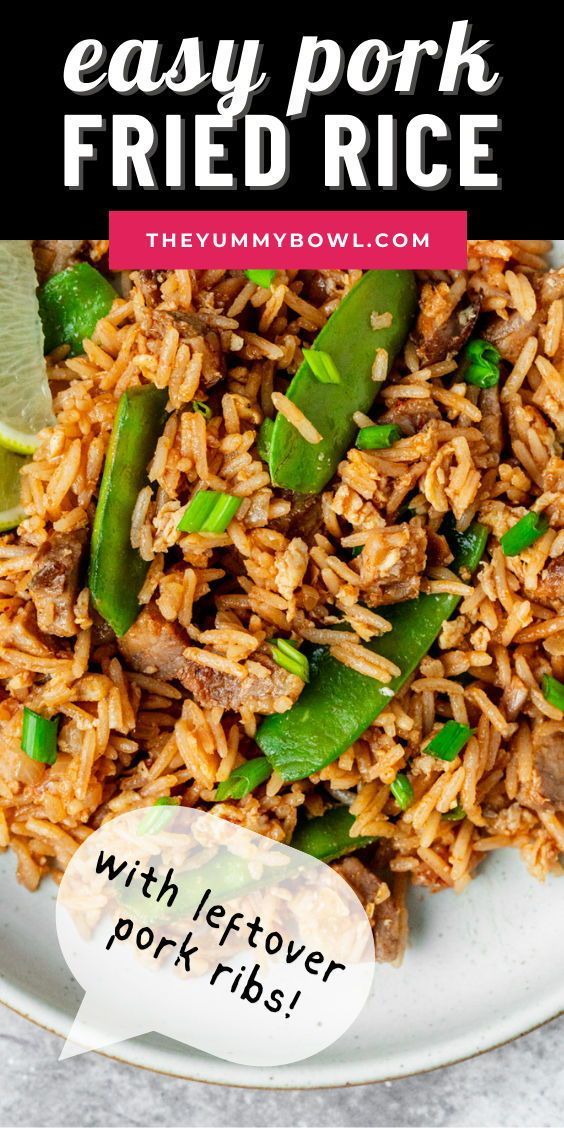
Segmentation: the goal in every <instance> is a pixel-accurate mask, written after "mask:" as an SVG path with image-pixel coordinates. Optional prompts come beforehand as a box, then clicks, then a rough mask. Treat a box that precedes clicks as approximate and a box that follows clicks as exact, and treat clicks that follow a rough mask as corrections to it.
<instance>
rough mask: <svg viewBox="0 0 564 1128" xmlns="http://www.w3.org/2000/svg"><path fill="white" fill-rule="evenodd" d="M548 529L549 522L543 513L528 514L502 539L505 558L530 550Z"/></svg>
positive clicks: (531, 512)
mask: <svg viewBox="0 0 564 1128" xmlns="http://www.w3.org/2000/svg"><path fill="white" fill-rule="evenodd" d="M547 529H548V521H547V519H546V517H545V516H544V514H543V513H534V512H533V510H531V511H530V513H526V514H525V516H524V517H521V519H520V521H517V524H516V525H513V526H512V528H511V529H508V530H507V532H506V533H504V534H503V536H502V537H501V538H500V544H501V547H502V549H503V552H504V555H505V556H518V555H519V553H520V552H523V551H524V549H526V548H530V546H531V545H532V544H534V543H535V541H536V540H538V539H539V537H542V536H543V534H544V533H546V530H547Z"/></svg>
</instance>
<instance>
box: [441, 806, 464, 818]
mask: <svg viewBox="0 0 564 1128" xmlns="http://www.w3.org/2000/svg"><path fill="white" fill-rule="evenodd" d="M465 818H466V811H465V810H464V807H461V806H460V803H459V804H458V805H457V806H456V807H453V808H452V810H451V811H447V812H446V814H444V815H443V819H447V820H448V822H462V819H465Z"/></svg>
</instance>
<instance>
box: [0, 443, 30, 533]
mask: <svg viewBox="0 0 564 1128" xmlns="http://www.w3.org/2000/svg"><path fill="white" fill-rule="evenodd" d="M27 461H28V459H27V458H25V457H23V456H22V455H21V454H14V453H13V451H11V450H3V448H2V447H0V533H5V532H6V530H7V529H15V528H16V525H19V523H20V521H23V519H24V517H25V513H24V511H23V509H22V507H21V505H20V470H21V468H22V466H23V465H24V463H25V462H27Z"/></svg>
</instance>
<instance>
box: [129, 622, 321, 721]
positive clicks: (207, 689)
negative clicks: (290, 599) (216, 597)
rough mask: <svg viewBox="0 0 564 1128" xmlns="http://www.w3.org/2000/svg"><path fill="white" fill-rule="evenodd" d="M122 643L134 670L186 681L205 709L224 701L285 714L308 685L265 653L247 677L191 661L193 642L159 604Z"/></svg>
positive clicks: (233, 706) (227, 705)
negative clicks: (187, 652) (188, 653)
mask: <svg viewBox="0 0 564 1128" xmlns="http://www.w3.org/2000/svg"><path fill="white" fill-rule="evenodd" d="M118 645H119V649H120V651H121V653H122V655H123V657H124V658H125V661H126V664H127V665H128V666H129V667H130V669H132V670H138V671H139V672H140V673H143V674H151V675H154V676H156V677H159V678H164V679H165V681H168V680H170V679H174V680H176V681H179V682H181V683H182V685H183V686H184V687H185V688H186V689H188V690H189V691H190V693H192V694H193V696H194V698H195V700H196V701H197V702H198V704H199V705H201V706H203V707H204V708H210V707H212V706H213V705H221V706H222V708H223V709H230V710H233V711H234V712H238V711H239V710H241V709H248V710H250V711H251V712H253V713H263V714H268V713H279V712H283V711H284V710H285V709H288V708H289V707H290V705H291V704H292V702H294V701H295V700H296V699H297V698H298V696H299V694H300V693H301V691H302V689H303V686H304V683H303V682H302V680H301V678H298V677H296V676H295V675H294V674H289V673H288V672H287V670H283V669H282V667H281V666H278V665H277V664H276V662H274V661H273V659H272V658H271V657H270V655H269V654H267V653H264V652H262V651H260V652H258V653H257V654H254V655H253V662H254V666H256V668H257V669H256V672H254V669H253V672H251V673H249V674H248V675H247V676H246V677H244V678H236V677H233V676H231V675H230V674H226V673H223V671H221V670H214V669H212V668H211V667H210V666H200V665H199V663H198V662H193V661H190V660H188V659H187V658H185V656H184V651H185V649H186V647H187V646H189V645H190V640H189V639H188V637H187V635H185V633H184V631H183V630H182V628H181V627H179V626H178V624H177V623H170V622H168V621H167V620H166V619H164V618H163V616H162V615H161V613H160V611H159V609H158V607H157V606H156V604H155V603H149V604H148V606H147V607H144V608H143V610H142V611H141V612H140V613H139V615H138V617H137V619H136V620H135V622H134V624H133V626H132V627H130V628H129V630H128V632H127V634H125V635H123V638H120V639H118ZM259 669H262V670H263V671H264V674H263V676H261V675H260V674H259V672H258V670H259Z"/></svg>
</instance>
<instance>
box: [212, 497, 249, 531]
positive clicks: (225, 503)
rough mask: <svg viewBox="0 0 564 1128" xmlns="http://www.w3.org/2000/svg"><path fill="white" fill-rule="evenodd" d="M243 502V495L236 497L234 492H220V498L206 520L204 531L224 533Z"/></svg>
mask: <svg viewBox="0 0 564 1128" xmlns="http://www.w3.org/2000/svg"><path fill="white" fill-rule="evenodd" d="M242 502H243V498H242V497H234V496H233V494H220V495H219V500H218V501H217V502H216V504H215V506H214V508H213V509H212V511H211V513H210V516H209V517H208V518H207V520H206V524H205V529H204V531H205V532H206V533H224V532H225V530H226V529H227V528H228V527H229V525H230V524H231V522H232V520H233V518H234V516H235V514H236V513H237V510H238V509H239V507H240V506H241V504H242Z"/></svg>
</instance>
